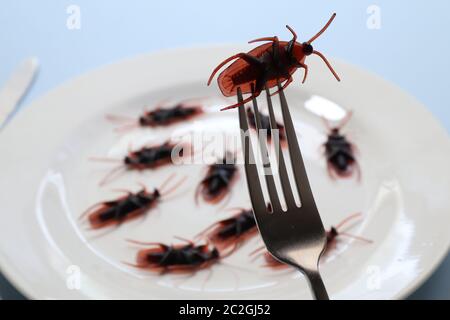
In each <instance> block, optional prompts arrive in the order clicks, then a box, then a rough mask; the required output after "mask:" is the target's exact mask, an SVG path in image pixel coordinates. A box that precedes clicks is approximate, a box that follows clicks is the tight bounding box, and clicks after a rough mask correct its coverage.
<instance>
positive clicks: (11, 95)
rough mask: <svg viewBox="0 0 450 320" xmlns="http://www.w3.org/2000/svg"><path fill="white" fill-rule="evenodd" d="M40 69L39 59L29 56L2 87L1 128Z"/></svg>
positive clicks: (0, 93) (0, 100) (0, 105)
mask: <svg viewBox="0 0 450 320" xmlns="http://www.w3.org/2000/svg"><path fill="white" fill-rule="evenodd" d="M37 70H38V60H37V59H36V58H29V59H26V60H25V61H23V62H22V63H21V64H20V65H19V66H18V67H17V69H16V70H14V72H13V73H12V75H11V77H10V78H9V79H8V81H6V83H5V84H4V86H3V87H2V88H1V89H0V129H2V128H3V127H4V126H5V123H6V120H8V117H9V115H11V114H12V113H13V112H14V111H15V110H16V108H17V107H18V105H19V102H20V100H21V99H22V98H23V97H24V95H25V93H26V92H27V91H28V89H29V88H30V86H31V84H32V83H33V79H34V78H35V75H36V71H37Z"/></svg>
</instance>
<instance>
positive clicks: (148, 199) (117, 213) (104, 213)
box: [80, 175, 184, 229]
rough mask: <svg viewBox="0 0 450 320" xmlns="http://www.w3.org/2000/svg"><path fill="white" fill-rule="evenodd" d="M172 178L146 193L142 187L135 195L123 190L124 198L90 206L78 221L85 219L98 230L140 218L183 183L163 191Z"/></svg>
mask: <svg viewBox="0 0 450 320" xmlns="http://www.w3.org/2000/svg"><path fill="white" fill-rule="evenodd" d="M173 177H174V175H172V176H170V177H169V178H168V179H167V180H166V182H164V183H163V184H162V185H161V187H160V188H155V189H154V190H153V191H148V190H147V188H146V187H144V186H143V187H142V189H141V190H139V191H138V192H135V193H133V192H131V191H127V190H124V192H125V193H126V194H125V195H124V196H122V197H119V198H118V199H114V200H109V201H104V202H100V203H97V204H95V205H93V206H91V207H90V208H88V209H87V210H86V211H85V212H84V213H83V214H82V215H81V217H80V219H83V218H85V217H87V218H88V222H89V225H90V227H91V228H92V229H100V228H104V227H107V226H112V225H116V226H118V225H120V224H122V223H123V222H125V221H128V220H131V219H133V218H137V217H139V216H142V215H144V214H146V213H147V212H148V211H149V210H150V209H152V208H154V207H155V206H156V205H157V204H158V203H159V202H160V200H161V198H162V196H167V195H168V194H169V193H171V192H172V191H174V190H175V189H176V188H177V187H178V186H179V185H180V184H181V183H183V181H184V179H182V180H180V181H179V182H177V183H176V184H175V185H174V186H173V187H170V188H169V189H167V190H165V187H166V186H167V184H168V183H169V181H170V180H172V179H173Z"/></svg>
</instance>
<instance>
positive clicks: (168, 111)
mask: <svg viewBox="0 0 450 320" xmlns="http://www.w3.org/2000/svg"><path fill="white" fill-rule="evenodd" d="M202 113H203V108H202V105H201V104H200V103H199V102H198V100H196V99H190V100H185V101H181V102H179V103H177V104H175V105H172V106H164V104H163V103H160V104H158V105H157V106H156V107H155V109H153V110H151V111H144V113H143V114H142V115H141V116H140V117H139V118H138V119H133V118H131V117H127V116H120V115H112V114H108V115H107V116H106V118H107V119H108V120H110V121H114V122H122V123H125V124H124V125H123V126H122V127H119V128H118V129H117V131H126V130H130V129H133V128H137V127H161V126H169V125H172V124H175V123H178V122H182V121H186V120H189V119H192V118H194V117H196V116H198V115H201V114H202Z"/></svg>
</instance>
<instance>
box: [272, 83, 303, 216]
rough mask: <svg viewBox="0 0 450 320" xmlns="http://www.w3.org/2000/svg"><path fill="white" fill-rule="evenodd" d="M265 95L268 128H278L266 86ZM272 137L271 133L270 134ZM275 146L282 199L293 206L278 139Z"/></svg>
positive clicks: (293, 202)
mask: <svg viewBox="0 0 450 320" xmlns="http://www.w3.org/2000/svg"><path fill="white" fill-rule="evenodd" d="M266 97H267V106H268V109H269V118H270V128H271V130H275V129H278V126H277V121H276V119H275V114H274V112H273V106H272V98H271V95H270V90H269V88H268V87H267V86H266ZM272 137H273V135H272ZM275 147H276V148H277V154H278V159H277V160H278V166H279V172H280V181H281V188H282V189H283V194H284V199H285V201H286V205H287V207H288V208H289V207H291V206H292V207H294V206H296V204H295V199H294V195H293V194H292V188H291V184H290V183H289V177H288V174H287V170H286V163H285V162H284V156H283V151H282V150H281V144H280V142H279V141H278V143H276V145H275Z"/></svg>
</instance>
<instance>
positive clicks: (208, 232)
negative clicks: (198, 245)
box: [199, 209, 257, 250]
mask: <svg viewBox="0 0 450 320" xmlns="http://www.w3.org/2000/svg"><path fill="white" fill-rule="evenodd" d="M256 232H257V228H256V221H255V218H254V217H253V210H251V209H248V210H246V209H239V211H237V212H236V213H235V214H234V215H233V216H232V217H230V218H227V219H224V220H221V221H218V222H216V223H214V224H212V225H211V226H209V227H208V228H206V229H205V230H204V231H202V232H201V233H200V234H199V236H200V237H206V238H207V239H209V240H210V241H211V242H212V243H213V244H214V245H215V246H216V247H217V248H219V249H220V250H224V249H226V248H229V247H232V248H233V250H234V249H235V248H237V247H238V246H239V245H240V244H241V243H243V242H244V241H245V240H246V239H248V238H249V237H252V236H254V235H255V234H256Z"/></svg>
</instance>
